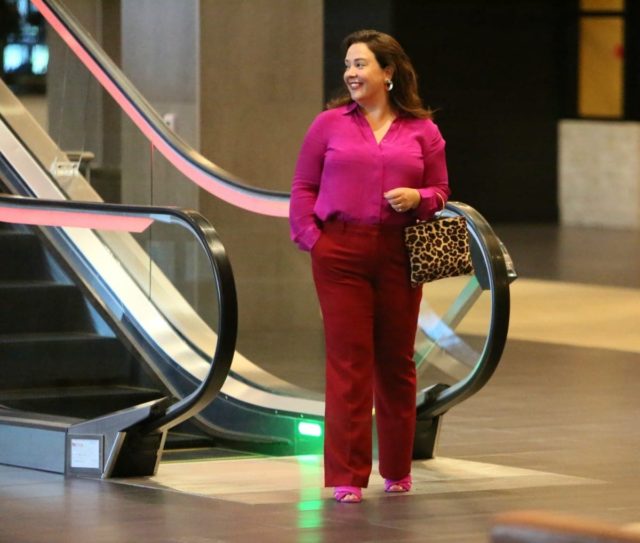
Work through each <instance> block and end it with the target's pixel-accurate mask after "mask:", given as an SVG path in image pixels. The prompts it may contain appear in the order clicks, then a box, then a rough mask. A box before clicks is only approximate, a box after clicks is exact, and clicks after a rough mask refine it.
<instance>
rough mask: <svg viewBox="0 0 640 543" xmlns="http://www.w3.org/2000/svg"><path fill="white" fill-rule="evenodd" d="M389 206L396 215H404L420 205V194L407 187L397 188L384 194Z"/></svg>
mask: <svg viewBox="0 0 640 543" xmlns="http://www.w3.org/2000/svg"><path fill="white" fill-rule="evenodd" d="M384 197H385V198H386V199H387V202H389V205H390V206H391V207H392V208H393V209H394V210H395V211H397V212H398V213H406V212H407V211H410V210H412V209H415V208H416V207H418V206H419V205H420V200H421V197H420V193H419V192H418V191H417V190H416V189H411V188H409V187H399V188H397V189H392V190H390V191H388V192H385V193H384Z"/></svg>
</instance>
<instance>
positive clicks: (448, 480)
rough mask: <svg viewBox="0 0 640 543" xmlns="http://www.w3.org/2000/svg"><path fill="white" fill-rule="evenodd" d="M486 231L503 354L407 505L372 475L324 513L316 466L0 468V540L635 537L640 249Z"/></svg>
mask: <svg viewBox="0 0 640 543" xmlns="http://www.w3.org/2000/svg"><path fill="white" fill-rule="evenodd" d="M496 231H497V232H498V234H499V235H500V236H501V237H502V239H503V241H505V243H506V244H507V246H508V247H509V249H510V251H511V253H512V256H513V258H514V260H515V262H516V264H517V267H518V271H519V274H520V278H519V279H518V281H516V282H515V283H514V284H513V291H512V324H511V333H510V339H509V342H508V344H507V347H506V349H505V353H504V356H503V360H502V362H501V365H500V367H499V368H498V370H497V372H496V374H495V376H494V377H493V379H492V380H491V381H490V383H489V384H488V385H487V386H486V387H485V388H484V389H483V390H482V391H481V392H480V393H478V394H477V395H476V396H474V397H472V398H470V399H469V400H468V401H466V402H464V403H463V404H461V405H460V406H458V407H456V408H455V409H453V410H452V411H451V412H450V413H447V414H446V415H445V418H444V423H443V430H442V435H441V439H440V444H439V449H438V452H439V456H438V458H437V459H436V460H434V461H428V462H416V464H415V466H414V476H415V479H416V484H415V489H414V491H412V492H411V493H410V494H409V495H402V496H397V495H396V496H391V495H385V494H384V493H383V492H382V488H381V482H380V480H379V478H378V477H377V476H374V477H373V478H372V484H371V487H370V488H369V489H368V490H367V491H366V493H365V501H364V502H363V503H362V504H359V505H342V504H336V503H334V502H333V500H331V499H330V494H329V492H328V491H327V490H324V489H322V488H321V487H320V480H321V470H320V464H319V462H320V459H319V457H299V458H261V457H257V456H248V457H245V458H243V459H229V458H221V459H218V460H206V459H204V460H200V461H193V462H169V461H167V462H165V463H163V464H162V465H161V466H160V469H159V471H158V474H157V476H156V477H153V478H149V479H143V480H137V481H131V480H129V481H126V482H124V481H109V482H98V481H88V480H73V479H68V480H65V479H64V478H62V477H60V476H57V475H51V474H46V473H38V472H31V471H26V470H20V469H15V468H8V467H0V541H24V542H27V541H28V542H45V541H46V542H52V543H54V542H58V541H60V542H62V541H65V542H67V541H68V542H76V541H83V542H84V541H92V542H102V541H104V542H107V541H109V542H112V541H123V542H127V541H132V542H133V541H136V542H140V541H166V542H184V543H202V542H235V541H238V542H244V541H247V542H248V541H266V542H271V541H273V542H288V541H292V542H293V541H300V542H329V541H331V542H332V541H381V542H385V541H388V542H390V541H412V542H413V541H415V542H418V541H422V542H424V541H427V542H456V543H467V542H478V543H479V542H486V541H487V540H488V535H487V534H488V531H489V527H490V525H491V519H492V517H493V516H494V515H495V514H497V513H500V512H503V511H508V510H517V509H545V510H550V511H556V512H564V513H572V514H579V515H583V516H587V517H590V518H594V519H603V520H608V521H611V522H614V523H616V524H625V525H627V524H632V523H637V522H640V490H638V487H639V485H640V468H639V463H638V451H640V431H639V430H638V429H637V428H638V425H637V422H636V421H637V413H638V412H640V394H638V386H639V385H638V383H640V339H639V338H640V334H638V333H637V331H638V326H639V325H638V322H639V321H640V319H639V318H638V317H639V316H640V254H639V253H640V243H639V242H640V239H639V238H640V236H639V235H638V234H637V233H633V232H612V231H610V232H607V231H598V230H593V229H557V228H554V227H549V226H508V227H507V226H505V227H497V228H496ZM465 325H466V326H470V327H471V329H470V330H469V331H473V330H472V328H473V323H472V322H470V323H467V324H465ZM296 370H297V373H296V375H299V376H300V378H301V380H304V379H305V374H304V370H301V369H300V368H297V369H296ZM307 378H308V380H309V381H310V382H313V383H314V384H316V385H317V381H318V373H317V368H309V370H308V373H307Z"/></svg>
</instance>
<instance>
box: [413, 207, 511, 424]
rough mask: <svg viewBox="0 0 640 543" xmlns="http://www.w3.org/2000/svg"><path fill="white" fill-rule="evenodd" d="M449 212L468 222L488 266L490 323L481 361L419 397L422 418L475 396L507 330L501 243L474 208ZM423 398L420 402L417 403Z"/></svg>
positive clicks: (496, 360)
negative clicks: (451, 381) (460, 376)
mask: <svg viewBox="0 0 640 543" xmlns="http://www.w3.org/2000/svg"><path fill="white" fill-rule="evenodd" d="M445 209H446V210H447V211H448V212H450V213H453V214H456V215H461V216H463V217H465V219H466V220H467V225H468V229H469V231H470V233H471V235H472V236H474V237H475V238H476V240H477V242H478V246H479V248H480V251H481V253H482V256H483V258H484V259H485V261H486V263H487V275H488V278H487V279H488V281H489V286H490V292H491V308H492V310H491V321H490V323H489V332H488V334H487V340H486V342H485V345H484V349H483V351H482V354H481V356H480V360H479V361H478V363H477V364H476V365H475V367H474V368H473V369H472V370H471V372H470V373H469V374H468V375H467V376H466V377H465V378H464V379H462V380H460V381H458V382H457V383H455V384H453V385H451V386H450V387H446V388H444V389H442V390H439V391H438V392H436V393H435V394H434V395H432V396H430V395H429V389H428V388H427V389H425V390H423V391H421V392H420V393H419V394H418V415H419V416H421V417H424V418H430V417H436V416H438V415H441V414H443V413H445V412H446V411H448V410H449V409H451V408H452V407H454V406H455V405H457V404H459V403H460V402H462V401H464V400H465V399H467V398H468V397H469V396H471V395H473V394H475V393H476V392H478V391H479V390H480V389H481V388H482V387H483V386H484V385H485V384H486V383H487V381H489V379H490V378H491V376H492V375H493V373H494V372H495V370H496V368H497V367H498V363H499V362H500V358H501V356H502V351H503V350H504V346H505V344H506V342H507V333H508V330H509V311H510V296H509V283H510V278H509V274H508V269H507V265H506V262H505V256H504V252H503V247H502V246H501V244H500V240H499V239H498V237H497V236H496V234H495V233H494V231H493V229H492V228H491V227H490V226H489V223H488V222H487V221H486V219H485V218H484V217H483V216H482V215H481V214H480V213H479V212H478V211H476V210H475V209H474V208H472V207H471V206H469V205H467V204H463V203H461V202H448V203H447V205H446V208H445ZM420 397H422V399H423V401H422V402H421V401H420Z"/></svg>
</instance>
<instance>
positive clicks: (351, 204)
mask: <svg viewBox="0 0 640 543" xmlns="http://www.w3.org/2000/svg"><path fill="white" fill-rule="evenodd" d="M444 147H445V142H444V139H442V136H441V135H440V131H439V130H438V127H437V126H436V125H435V124H434V123H433V121H431V120H429V119H416V118H413V117H406V116H400V117H398V118H396V119H395V120H394V121H393V123H392V124H391V126H390V128H389V131H388V132H387V133H386V134H385V136H384V138H383V139H382V140H381V141H380V143H377V142H376V139H375V136H374V134H373V130H371V127H370V126H369V123H368V122H367V120H366V119H365V118H364V116H363V115H362V113H361V112H360V110H359V108H358V105H357V104H356V103H355V102H352V103H351V104H348V105H346V106H341V107H338V108H335V109H329V110H327V111H323V112H322V113H320V114H319V115H318V116H317V117H316V118H315V120H314V121H313V123H312V124H311V126H310V127H309V130H308V131H307V134H306V136H305V138H304V140H303V142H302V149H301V150H300V155H299V157H298V162H297V164H296V170H295V174H294V177H293V186H292V189H291V206H290V210H289V220H290V224H291V239H293V241H294V242H295V243H296V244H297V245H298V247H300V248H301V249H302V250H305V251H310V250H311V248H312V247H313V245H314V244H315V242H316V241H318V238H319V237H320V234H321V229H322V223H324V222H326V221H330V220H339V221H344V222H349V223H361V224H398V225H408V224H411V223H414V222H415V221H416V219H428V218H430V217H431V216H432V215H433V214H434V213H435V212H436V211H438V210H440V209H441V208H442V202H443V201H445V202H446V200H447V198H448V196H449V194H450V191H449V182H448V177H447V165H446V161H445V154H444ZM398 187H411V188H415V189H417V190H418V192H420V197H421V201H420V205H419V206H418V207H417V208H416V209H414V210H412V211H409V212H406V213H397V212H396V211H394V210H393V209H392V207H391V206H390V205H389V203H388V202H387V200H385V198H384V196H383V194H384V193H385V192H387V191H388V190H391V189H394V188H398ZM438 194H439V195H440V197H441V198H442V201H441V200H440V198H439V197H438V196H437V195H438Z"/></svg>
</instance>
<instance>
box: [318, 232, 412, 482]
mask: <svg viewBox="0 0 640 543" xmlns="http://www.w3.org/2000/svg"><path fill="white" fill-rule="evenodd" d="M311 256H312V267H313V277H314V281H315V284H316V290H317V293H318V299H319V301H320V307H321V309H322V315H323V319H324V329H325V343H326V357H327V360H326V409H325V443H324V466H325V485H326V486H343V485H345V486H346V485H350V486H358V487H366V486H367V485H368V482H369V475H370V474H371V466H372V407H373V405H374V404H375V413H376V424H377V432H378V452H379V462H380V465H379V469H380V475H382V477H384V478H385V479H392V480H397V479H401V478H402V477H405V476H406V475H408V474H409V473H410V471H411V457H412V450H413V438H414V434H415V423H416V405H415V402H416V370H415V363H414V361H413V350H414V341H415V335H416V328H417V319H418V312H419V308H420V299H421V295H422V289H420V288H415V289H414V288H411V285H410V282H409V272H408V258H407V254H406V250H405V247H404V241H403V229H402V227H400V226H395V225H394V226H391V225H361V224H350V223H342V222H328V223H326V224H325V225H324V227H323V233H322V236H321V237H320V239H319V240H318V242H317V243H316V245H315V246H314V247H313V250H312V253H311Z"/></svg>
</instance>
